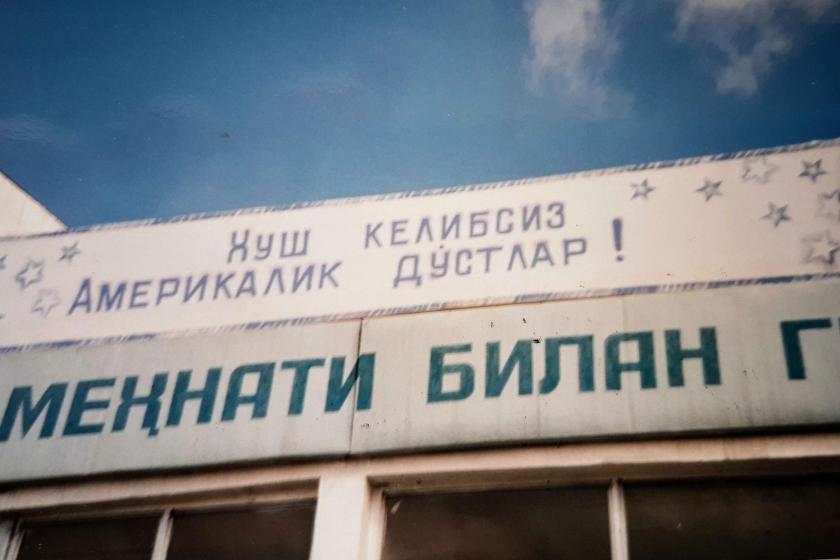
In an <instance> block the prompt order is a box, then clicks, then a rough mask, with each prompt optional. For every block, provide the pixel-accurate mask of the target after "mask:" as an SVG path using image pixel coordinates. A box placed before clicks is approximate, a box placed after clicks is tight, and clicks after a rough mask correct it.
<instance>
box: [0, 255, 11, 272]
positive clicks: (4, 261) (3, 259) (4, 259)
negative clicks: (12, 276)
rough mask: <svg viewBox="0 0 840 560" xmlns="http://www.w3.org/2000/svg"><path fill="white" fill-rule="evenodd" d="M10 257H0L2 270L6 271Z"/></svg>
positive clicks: (0, 268)
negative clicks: (7, 260)
mask: <svg viewBox="0 0 840 560" xmlns="http://www.w3.org/2000/svg"><path fill="white" fill-rule="evenodd" d="M8 256H9V255H3V256H2V257H0V270H6V257H8Z"/></svg>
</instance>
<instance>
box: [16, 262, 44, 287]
mask: <svg viewBox="0 0 840 560" xmlns="http://www.w3.org/2000/svg"><path fill="white" fill-rule="evenodd" d="M43 277H44V261H33V260H32V259H29V260H27V261H26V266H25V267H23V268H22V269H21V270H20V272H18V273H17V274H16V275H15V280H17V281H18V284H20V289H21V290H25V289H26V288H28V287H29V286H30V285H32V284H37V283H38V282H40V281H41V280H42V279H43Z"/></svg>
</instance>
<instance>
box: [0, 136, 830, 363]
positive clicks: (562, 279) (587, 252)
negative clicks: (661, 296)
mask: <svg viewBox="0 0 840 560" xmlns="http://www.w3.org/2000/svg"><path fill="white" fill-rule="evenodd" d="M838 176H840V144H838V142H837V141H828V142H822V143H812V144H806V145H800V146H790V147H783V148H777V149H771V150H759V151H754V152H745V153H741V154H734V155H729V156H715V157H709V158H695V159H692V160H684V161H679V162H668V163H660V164H650V165H645V166H637V167H633V168H627V169H616V170H606V171H600V172H591V173H582V174H577V175H570V176H560V177H547V178H541V179H533V180H524V181H512V182H508V183H499V184H491V185H479V186H472V187H460V188H453V189H442V190H437V191H425V192H409V193H401V194H395V195H386V196H380V197H370V198H360V199H350V200H340V201H326V202H319V203H313V204H304V205H298V206H296V207H292V208H289V209H285V210H278V209H257V210H249V211H242V212H238V213H234V214H231V215H225V216H196V217H185V218H179V219H175V220H170V221H165V222H150V223H139V224H123V225H115V226H101V227H97V228H91V229H88V230H79V231H70V232H67V233H62V234H56V235H47V236H38V237H28V238H14V239H6V240H4V241H0V259H2V262H3V264H2V265H0V267H2V269H0V316H2V318H0V348H5V349H6V350H9V349H20V348H21V347H25V346H28V345H33V344H43V343H56V342H59V343H65V344H66V343H68V341H70V342H76V343H78V342H79V341H83V340H88V339H95V338H111V337H115V338H125V337H131V336H134V335H139V334H149V333H160V332H165V331H180V330H189V329H211V328H212V329H215V328H221V327H233V326H242V325H262V324H267V323H268V324H288V323H294V322H299V321H307V320H336V319H346V318H349V317H373V316H378V315H386V314H396V313H403V312H410V311H424V310H435V309H444V308H453V307H467V306H480V305H490V304H494V303H517V302H526V301H547V300H555V299H565V298H581V297H589V296H592V295H604V294H619V295H621V294H628V293H636V292H655V291H675V290H688V289H695V288H700V287H719V286H726V285H731V284H766V283H778V282H792V281H810V280H819V279H824V278H826V277H836V276H837V275H838V274H840V184H838V182H837V178H838Z"/></svg>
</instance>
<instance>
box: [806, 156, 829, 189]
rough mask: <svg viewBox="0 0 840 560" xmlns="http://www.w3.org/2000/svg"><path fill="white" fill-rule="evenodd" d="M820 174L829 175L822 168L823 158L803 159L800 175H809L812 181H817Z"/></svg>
mask: <svg viewBox="0 0 840 560" xmlns="http://www.w3.org/2000/svg"><path fill="white" fill-rule="evenodd" d="M820 175H828V173H827V172H826V171H825V170H824V169H823V168H822V160H821V159H818V160H817V161H804V160H803V161H802V173H800V174H799V176H800V177H807V178H808V179H811V182H812V183H816V182H817V179H819V177H820Z"/></svg>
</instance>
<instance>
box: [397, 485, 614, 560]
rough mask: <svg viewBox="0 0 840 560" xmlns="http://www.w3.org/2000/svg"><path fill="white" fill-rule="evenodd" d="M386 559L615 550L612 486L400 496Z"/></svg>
mask: <svg viewBox="0 0 840 560" xmlns="http://www.w3.org/2000/svg"><path fill="white" fill-rule="evenodd" d="M386 507H387V522H386V523H387V525H386V533H385V534H386V536H385V549H384V553H383V556H382V558H383V560H420V559H422V560H444V559H450V558H458V559H459V560H496V559H498V560H510V559H514V558H515V559H517V560H532V559H533V560H543V559H545V558H551V559H553V560H554V559H558V560H561V559H565V558H589V559H592V560H598V559H602V558H603V559H605V560H608V559H609V558H610V537H609V520H608V515H607V492H606V488H605V487H600V488H599V487H592V488H552V489H540V490H514V491H497V492H479V493H471V494H432V495H423V496H394V497H391V498H388V499H387V501H386Z"/></svg>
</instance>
